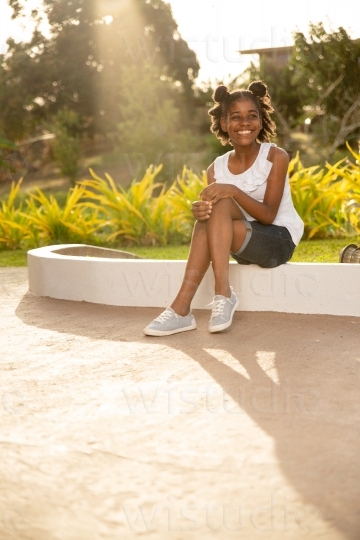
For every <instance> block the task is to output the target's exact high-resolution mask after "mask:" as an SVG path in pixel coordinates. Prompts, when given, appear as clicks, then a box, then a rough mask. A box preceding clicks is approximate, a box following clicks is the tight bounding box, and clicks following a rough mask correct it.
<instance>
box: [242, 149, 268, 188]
mask: <svg viewBox="0 0 360 540" xmlns="http://www.w3.org/2000/svg"><path fill="white" fill-rule="evenodd" d="M271 167H272V163H271V162H270V161H268V160H267V159H266V157H263V156H259V158H258V159H257V160H256V162H255V163H254V165H253V167H251V169H250V170H249V171H248V174H247V175H246V176H247V178H246V180H245V181H244V182H242V188H241V189H242V190H243V191H245V193H251V192H252V191H255V190H256V189H258V187H259V186H261V185H262V184H264V183H265V182H266V181H267V179H268V176H269V173H270V171H271Z"/></svg>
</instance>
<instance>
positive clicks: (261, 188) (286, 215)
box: [214, 143, 304, 246]
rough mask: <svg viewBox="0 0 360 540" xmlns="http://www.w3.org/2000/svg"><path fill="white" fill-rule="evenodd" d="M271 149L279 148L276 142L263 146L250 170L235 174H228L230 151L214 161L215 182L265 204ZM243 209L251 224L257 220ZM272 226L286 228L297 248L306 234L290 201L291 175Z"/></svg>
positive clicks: (286, 181) (262, 144) (287, 179)
mask: <svg viewBox="0 0 360 540" xmlns="http://www.w3.org/2000/svg"><path fill="white" fill-rule="evenodd" d="M272 146H276V145H275V144H273V143H261V146H260V150H259V153H258V156H257V158H256V160H255V161H254V163H253V164H252V165H251V167H250V168H249V169H247V170H246V171H245V172H243V173H241V174H232V173H231V172H230V171H229V167H228V162H229V156H230V153H231V151H230V152H227V153H226V154H224V155H222V156H219V157H217V158H216V159H215V161H214V172H215V180H216V182H218V183H219V184H233V185H235V186H237V187H238V188H239V189H241V191H243V192H244V193H246V194H247V195H249V196H250V197H252V198H253V199H255V200H256V201H259V202H263V200H264V196H265V191H266V186H267V179H268V176H269V173H270V171H271V167H272V165H273V164H272V163H271V162H270V161H268V160H267V156H268V154H269V150H270V148H271V147H272ZM238 206H240V205H238ZM240 209H241V211H242V212H243V214H244V216H245V218H246V219H247V220H248V221H255V219H254V218H253V217H252V216H250V215H249V214H248V213H247V212H246V211H245V210H244V209H243V208H241V206H240ZM273 225H280V226H282V227H286V228H287V230H288V231H289V233H290V234H291V238H292V240H293V242H294V244H295V245H296V246H297V245H298V243H299V242H300V240H301V237H302V235H303V232H304V223H303V222H302V220H301V218H300V216H299V214H298V213H297V212H296V210H295V207H294V204H293V201H292V198H291V191H290V184H289V177H288V175H286V180H285V187H284V193H283V196H282V199H281V202H280V206H279V210H278V213H277V214H276V217H275V219H274V221H273Z"/></svg>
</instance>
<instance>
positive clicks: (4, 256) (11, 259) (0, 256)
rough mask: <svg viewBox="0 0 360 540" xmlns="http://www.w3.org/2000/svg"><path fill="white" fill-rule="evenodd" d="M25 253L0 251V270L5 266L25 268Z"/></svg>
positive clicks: (20, 251) (24, 251)
mask: <svg viewBox="0 0 360 540" xmlns="http://www.w3.org/2000/svg"><path fill="white" fill-rule="evenodd" d="M26 253H27V251H26V250H24V249H17V250H15V251H12V250H11V251H10V250H9V251H7V250H1V251H0V268H4V267H6V266H27V258H26Z"/></svg>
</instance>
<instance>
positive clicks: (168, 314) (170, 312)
mask: <svg viewBox="0 0 360 540" xmlns="http://www.w3.org/2000/svg"><path fill="white" fill-rule="evenodd" d="M174 315H175V317H176V318H178V316H177V314H176V313H175V311H173V310H171V309H170V308H166V310H165V311H163V312H162V313H160V315H159V316H158V317H156V319H154V322H155V321H156V322H159V323H163V322H166V321H167V320H168V319H171V318H172V317H173V316H174Z"/></svg>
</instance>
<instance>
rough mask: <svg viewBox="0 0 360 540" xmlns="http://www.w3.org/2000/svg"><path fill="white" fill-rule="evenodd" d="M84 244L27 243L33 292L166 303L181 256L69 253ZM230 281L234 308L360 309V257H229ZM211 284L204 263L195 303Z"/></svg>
mask: <svg viewBox="0 0 360 540" xmlns="http://www.w3.org/2000/svg"><path fill="white" fill-rule="evenodd" d="M69 248H70V249H69ZM85 248H86V246H84V245H82V244H73V245H70V246H69V245H60V246H47V247H43V248H38V249H33V250H31V251H29V252H28V270H29V290H30V292H32V293H34V294H36V295H39V296H49V297H51V298H59V299H64V300H77V301H85V302H94V303H98V304H107V305H114V306H139V307H159V308H164V307H166V306H169V305H170V304H171V302H172V300H173V298H174V296H175V294H176V292H177V291H178V288H179V286H180V283H181V280H182V276H183V274H184V270H185V265H186V261H159V260H150V259H123V258H118V254H117V252H116V251H114V250H109V252H108V254H109V256H106V255H107V250H106V249H101V250H100V251H101V256H84V255H74V254H69V253H83V252H84V249H85ZM87 248H88V250H89V249H90V247H87ZM79 250H80V251H79ZM96 250H99V248H94V251H93V252H91V253H93V254H95V255H97V251H96ZM100 251H99V253H100ZM110 252H111V253H110ZM85 253H88V251H86V252H85ZM230 282H231V284H232V286H233V287H234V291H235V292H236V294H237V295H238V296H239V298H240V304H239V308H238V309H239V311H278V312H289V313H309V314H329V315H349V316H356V317H360V265H358V264H341V263H339V264H329V263H287V264H285V265H282V266H279V267H278V268H273V269H262V268H259V267H258V266H255V265H249V266H241V265H239V264H237V263H236V262H231V263H230ZM213 290H214V289H213V277H212V272H211V270H209V271H208V272H207V274H206V276H205V278H204V280H203V282H202V283H201V286H200V287H199V290H198V292H197V293H196V296H195V299H194V302H193V307H194V308H200V309H201V308H205V306H206V305H207V304H209V303H210V302H211V300H212V297H213V294H214V293H213Z"/></svg>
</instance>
